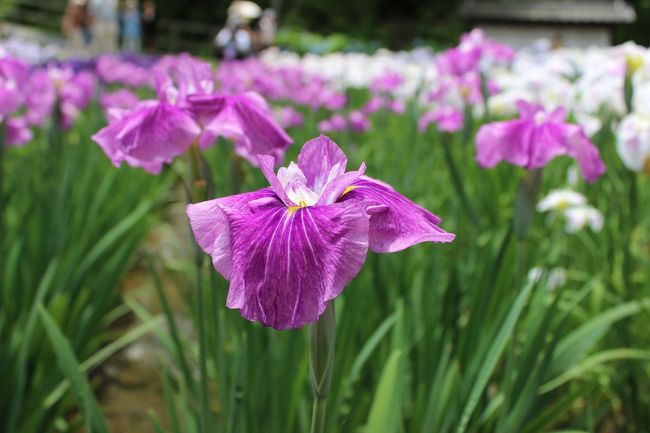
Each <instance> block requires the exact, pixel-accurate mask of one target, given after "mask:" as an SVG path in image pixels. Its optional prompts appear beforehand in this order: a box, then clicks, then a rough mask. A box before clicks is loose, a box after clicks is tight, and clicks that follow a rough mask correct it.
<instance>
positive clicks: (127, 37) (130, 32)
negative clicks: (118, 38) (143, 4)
mask: <svg viewBox="0 0 650 433" xmlns="http://www.w3.org/2000/svg"><path fill="white" fill-rule="evenodd" d="M140 34H141V28H140V11H139V10H138V4H137V2H136V1H135V0H127V2H126V5H125V7H124V11H123V12H122V49H123V50H124V51H127V52H129V53H137V52H139V51H140V44H141V35H140Z"/></svg>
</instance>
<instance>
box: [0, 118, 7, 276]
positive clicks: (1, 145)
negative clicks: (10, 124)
mask: <svg viewBox="0 0 650 433" xmlns="http://www.w3.org/2000/svg"><path fill="white" fill-rule="evenodd" d="M6 138H7V128H6V126H5V124H4V123H2V124H0V250H2V247H3V245H4V233H5V228H4V219H5V214H4V203H5V195H4V194H5V190H4V153H5V145H6V141H7V140H6ZM4 254H5V252H4V250H2V256H3V257H4ZM3 270H4V266H1V263H0V281H3V277H2V271H3Z"/></svg>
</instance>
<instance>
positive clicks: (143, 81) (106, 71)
mask: <svg viewBox="0 0 650 433" xmlns="http://www.w3.org/2000/svg"><path fill="white" fill-rule="evenodd" d="M96 71H97V76H98V77H99V78H100V79H101V80H102V81H103V82H105V83H121V84H124V85H126V86H129V87H145V86H150V85H151V82H152V79H151V70H150V69H149V68H147V67H144V66H143V65H140V64H137V63H136V62H135V61H132V60H129V59H127V58H124V57H118V56H115V55H113V54H105V55H103V56H101V57H99V58H98V59H97V63H96Z"/></svg>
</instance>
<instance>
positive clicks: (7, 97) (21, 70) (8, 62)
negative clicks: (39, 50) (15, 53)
mask: <svg viewBox="0 0 650 433" xmlns="http://www.w3.org/2000/svg"><path fill="white" fill-rule="evenodd" d="M27 77H28V72H27V65H25V64H24V63H23V62H21V61H20V60H17V59H13V58H11V57H5V58H0V116H8V115H11V114H13V113H15V112H16V111H17V110H18V109H19V108H20V107H21V105H22V104H23V102H24V98H25V96H24V94H25V85H26V83H27Z"/></svg>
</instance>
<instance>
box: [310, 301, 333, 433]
mask: <svg viewBox="0 0 650 433" xmlns="http://www.w3.org/2000/svg"><path fill="white" fill-rule="evenodd" d="M335 343H336V315H335V313H334V303H333V302H330V303H329V305H328V306H327V308H326V309H325V312H324V313H323V315H322V316H321V317H320V318H319V319H318V321H317V322H316V323H313V324H312V325H311V326H310V327H309V375H310V378H311V385H312V390H313V392H314V408H313V412H312V419H311V433H322V432H323V431H324V429H325V415H326V411H327V396H328V394H329V391H330V385H331V384H332V371H333V369H334V346H335Z"/></svg>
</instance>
